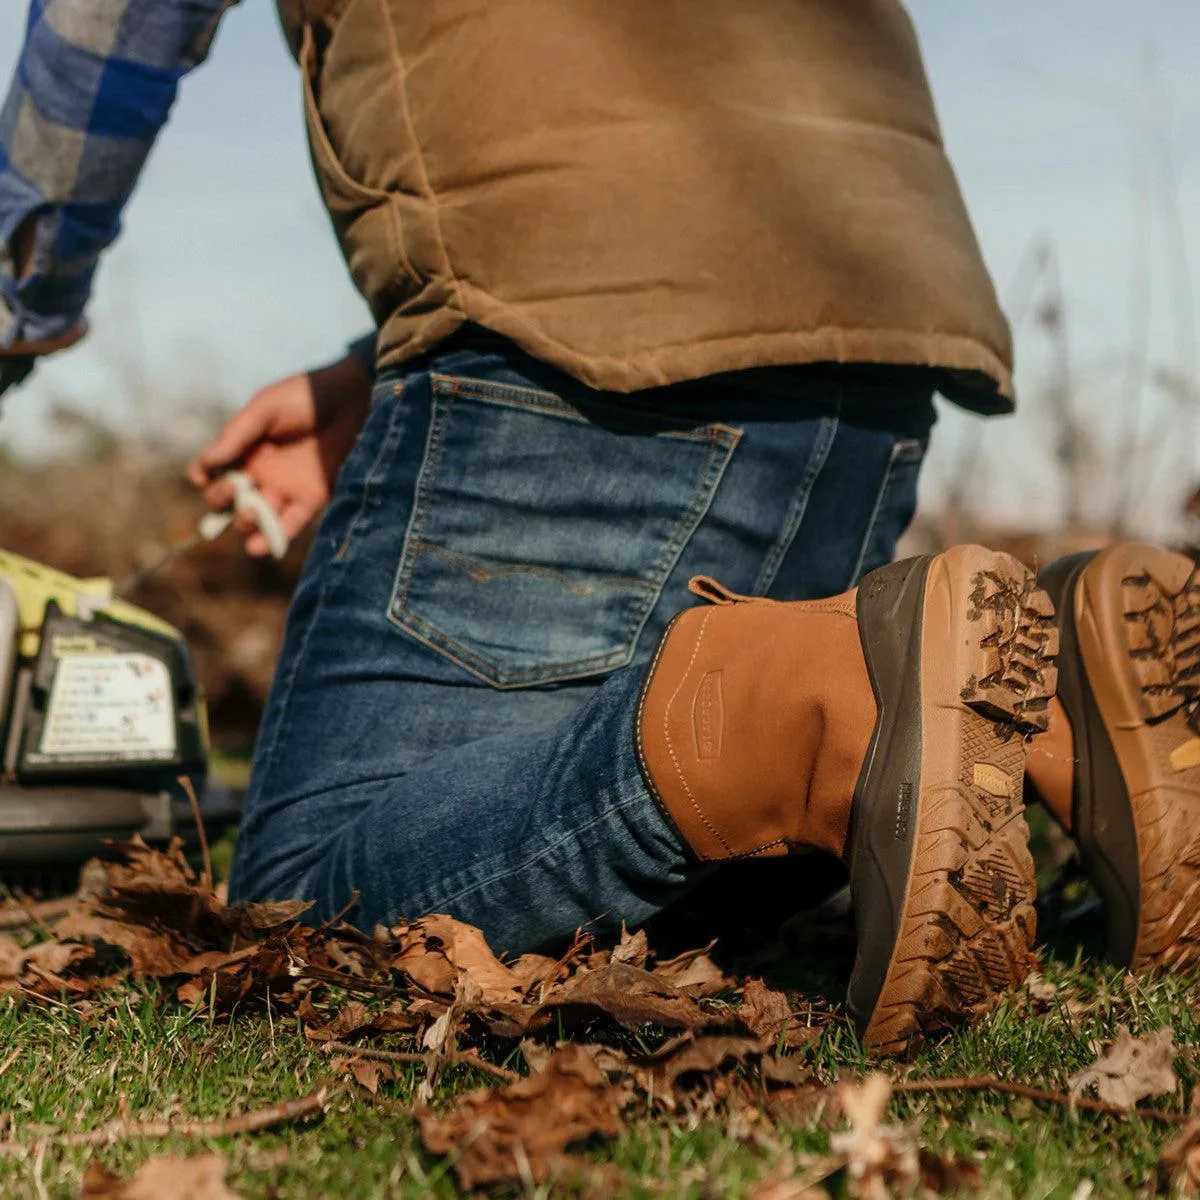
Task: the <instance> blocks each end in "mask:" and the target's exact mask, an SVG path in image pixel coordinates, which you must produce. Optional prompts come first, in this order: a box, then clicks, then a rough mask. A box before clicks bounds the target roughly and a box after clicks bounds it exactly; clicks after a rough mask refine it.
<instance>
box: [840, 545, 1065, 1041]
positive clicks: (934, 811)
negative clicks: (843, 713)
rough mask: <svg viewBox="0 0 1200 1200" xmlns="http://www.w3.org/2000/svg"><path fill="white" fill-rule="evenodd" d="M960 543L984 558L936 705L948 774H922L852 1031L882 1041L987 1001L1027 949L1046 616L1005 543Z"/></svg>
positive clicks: (930, 1027) (1023, 972) (907, 1036)
mask: <svg viewBox="0 0 1200 1200" xmlns="http://www.w3.org/2000/svg"><path fill="white" fill-rule="evenodd" d="M969 549H970V551H971V552H973V553H974V554H976V555H977V556H978V557H979V558H980V559H983V560H985V561H986V563H987V565H986V566H985V567H984V569H981V570H978V571H976V572H975V574H974V575H973V577H972V579H971V589H970V594H969V598H967V603H966V608H965V611H964V612H963V613H962V614H961V618H960V619H961V621H963V622H965V623H966V624H965V628H967V629H969V630H971V632H972V638H971V645H972V649H971V652H970V655H969V659H970V661H967V662H966V663H965V664H964V670H963V677H962V678H961V685H960V689H961V690H959V691H958V701H959V707H957V708H956V709H955V708H952V707H951V709H950V711H949V712H948V713H939V719H945V720H947V721H953V722H954V733H955V737H956V753H957V755H958V758H959V763H958V770H957V777H956V778H955V777H951V778H944V779H927V778H926V777H925V775H924V774H923V775H922V783H921V791H922V796H921V803H920V806H919V810H918V811H919V815H918V827H917V832H916V839H917V840H916V845H915V850H914V857H913V864H912V874H911V878H910V881H909V887H908V892H907V895H906V900H905V908H904V912H903V915H902V917H901V921H900V930H899V936H898V938H897V941H896V947H895V951H894V953H893V958H892V962H891V964H890V965H889V968H888V972H887V975H886V977H885V979H884V984H883V987H882V989H881V991H880V995H879V999H878V1001H877V1003H876V1006H875V1010H874V1012H873V1013H872V1016H871V1020H870V1022H869V1024H868V1027H867V1030H866V1032H865V1034H864V1041H865V1042H866V1043H867V1044H868V1045H871V1046H873V1047H874V1048H876V1049H877V1050H880V1051H882V1052H884V1053H898V1052H900V1051H902V1050H904V1049H905V1048H906V1047H907V1046H908V1045H909V1043H910V1042H911V1041H912V1040H913V1039H914V1038H916V1037H920V1036H923V1035H927V1034H931V1033H934V1032H936V1031H938V1030H940V1029H942V1028H944V1027H945V1026H946V1025H947V1024H949V1023H952V1022H955V1021H958V1020H961V1019H963V1018H964V1017H968V1016H975V1015H977V1014H979V1013H981V1012H984V1011H986V1010H987V1009H989V1008H991V1007H992V1006H993V1005H995V1003H996V1002H997V1001H998V1000H999V999H1000V997H1001V996H1002V995H1004V994H1005V993H1006V992H1008V991H1009V990H1010V989H1012V988H1014V987H1017V986H1019V985H1020V984H1021V983H1022V982H1023V981H1024V980H1025V978H1026V977H1027V976H1028V974H1029V972H1030V971H1031V970H1032V969H1033V968H1034V966H1035V965H1036V962H1037V960H1036V957H1035V955H1034V953H1033V949H1032V947H1033V943H1034V938H1035V935H1036V916H1035V913H1034V909H1033V899H1034V895H1035V889H1036V884H1035V878H1034V868H1033V859H1032V856H1031V855H1030V853H1029V828H1028V825H1027V823H1026V820H1025V813H1024V801H1023V786H1022V785H1023V776H1024V762H1025V752H1026V746H1025V742H1024V735H1025V734H1027V733H1032V732H1035V731H1039V730H1042V729H1045V727H1046V724H1047V720H1048V708H1049V702H1050V697H1051V696H1052V695H1053V693H1054V687H1055V682H1056V671H1055V667H1054V661H1053V659H1054V655H1055V653H1057V650H1058V629H1057V626H1056V625H1055V623H1054V618H1053V613H1054V608H1053V605H1052V603H1051V602H1050V599H1049V597H1048V596H1047V595H1046V594H1045V593H1044V592H1042V591H1041V589H1039V588H1038V587H1037V586H1036V582H1035V580H1034V578H1033V576H1032V574H1031V573H1030V572H1028V571H1027V570H1026V569H1025V568H1024V567H1023V566H1021V565H1020V564H1019V563H1018V562H1017V561H1016V560H1015V559H1012V558H1010V557H1009V556H1007V555H1003V554H999V553H994V552H988V551H982V550H981V549H980V548H978V547H974V548H969ZM951 553H953V552H951ZM951 632H952V631H928V630H927V631H926V636H945V637H946V638H947V639H948V640H949V639H950V634H951ZM953 632H957V631H953ZM981 764H982V765H983V769H982V770H981V769H980V765H981ZM923 771H924V765H923ZM1004 779H1007V780H1008V781H1009V783H1010V786H1008V787H1007V788H1005V787H1002V786H1000V783H1001V782H1002V781H1003V780H1004ZM985 785H986V786H985Z"/></svg>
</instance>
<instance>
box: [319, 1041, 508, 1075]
mask: <svg viewBox="0 0 1200 1200" xmlns="http://www.w3.org/2000/svg"><path fill="white" fill-rule="evenodd" d="M321 1049H322V1050H326V1051H329V1052H331V1053H333V1052H336V1053H339V1054H350V1055H353V1056H354V1057H356V1058H367V1059H373V1060H375V1061H376V1062H394V1063H413V1064H415V1065H423V1064H425V1063H428V1062H429V1055H428V1054H425V1053H422V1052H420V1051H417V1050H384V1049H382V1048H379V1047H376V1046H354V1045H351V1044H350V1043H349V1042H325V1043H324V1044H323V1045H322V1047H321ZM442 1061H443V1062H444V1063H450V1064H453V1063H462V1064H463V1065H465V1066H468V1067H474V1068H475V1069H476V1070H477V1071H482V1072H483V1073H484V1074H485V1075H492V1076H494V1077H495V1078H496V1079H502V1080H503V1081H504V1082H505V1083H516V1081H517V1080H518V1079H520V1078H521V1076H520V1075H519V1074H517V1072H516V1071H510V1070H509V1069H508V1068H507V1067H498V1066H497V1065H496V1064H495V1063H490V1062H488V1060H487V1059H486V1058H483V1057H482V1056H481V1055H480V1054H479V1053H478V1051H475V1050H451V1051H450V1053H449V1054H448V1055H447V1056H446V1057H445V1058H444V1059H443V1060H442Z"/></svg>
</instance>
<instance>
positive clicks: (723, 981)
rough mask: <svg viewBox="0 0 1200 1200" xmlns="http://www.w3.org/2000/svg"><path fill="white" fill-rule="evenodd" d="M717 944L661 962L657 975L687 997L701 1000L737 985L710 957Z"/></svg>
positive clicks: (709, 944)
mask: <svg viewBox="0 0 1200 1200" xmlns="http://www.w3.org/2000/svg"><path fill="white" fill-rule="evenodd" d="M714 945H716V943H715V942H709V943H708V945H707V946H701V947H700V948H699V949H698V950H687V951H685V952H684V953H683V954H679V955H677V956H676V957H675V958H670V959H668V960H667V961H666V962H660V963H659V964H658V965H657V966H656V967H655V968H654V976H655V978H657V979H661V980H664V981H665V982H667V983H669V984H671V985H672V986H673V987H675V988H677V989H678V990H679V991H681V992H683V993H684V994H685V995H687V996H692V997H693V998H695V999H701V998H703V997H705V996H713V995H715V994H716V993H717V992H720V991H724V990H725V989H726V988H731V987H732V986H733V981H732V980H731V979H730V978H729V976H728V975H726V974H725V972H724V971H722V970H721V968H720V967H718V966H717V964H716V963H715V962H713V960H712V959H711V958H709V956H708V952H709V951H710V950H711V949H712V948H713V946H714Z"/></svg>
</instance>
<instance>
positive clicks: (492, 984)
mask: <svg viewBox="0 0 1200 1200" xmlns="http://www.w3.org/2000/svg"><path fill="white" fill-rule="evenodd" d="M395 932H396V933H397V936H398V938H399V940H400V953H399V954H397V955H396V956H395V957H394V958H393V960H392V965H393V966H394V967H396V968H397V969H398V970H401V971H403V972H404V973H405V974H406V975H408V976H409V977H410V978H412V979H413V980H414V982H416V983H417V984H419V985H420V986H421V987H423V988H425V989H426V990H427V991H431V992H437V993H442V994H444V993H446V992H451V993H452V992H453V991H454V979H455V976H456V975H457V974H458V973H460V972H464V971H465V972H466V973H467V974H468V975H470V977H471V979H472V980H473V981H474V983H475V984H476V986H477V987H478V988H479V990H480V992H481V994H482V997H483V999H484V1001H485V1002H486V1003H488V1004H492V1003H496V1002H502V1001H505V1000H518V999H520V997H521V995H522V993H523V991H524V981H523V980H522V979H521V977H520V976H519V975H517V974H516V972H515V971H513V970H512V969H511V968H510V967H506V966H505V965H504V964H503V963H502V962H501V961H500V960H499V959H498V958H497V957H496V956H495V955H494V954H493V953H492V951H491V948H490V947H489V946H488V944H487V941H486V940H485V939H484V936H483V932H482V931H481V930H479V929H476V928H475V926H474V925H467V924H465V923H464V922H462V921H456V920H455V919H454V918H453V917H448V916H445V915H444V914H442V913H434V914H432V915H431V916H428V917H422V918H421V919H420V920H419V921H413V922H412V923H411V924H410V925H405V926H398V927H397V929H396V931H395ZM431 955H432V961H430V958H429V956H431ZM439 958H441V959H443V960H444V961H445V962H446V963H448V964H449V965H450V967H451V968H454V969H453V970H450V971H445V970H444V969H439V968H438V966H437V960H438V959H439ZM431 985H433V986H431Z"/></svg>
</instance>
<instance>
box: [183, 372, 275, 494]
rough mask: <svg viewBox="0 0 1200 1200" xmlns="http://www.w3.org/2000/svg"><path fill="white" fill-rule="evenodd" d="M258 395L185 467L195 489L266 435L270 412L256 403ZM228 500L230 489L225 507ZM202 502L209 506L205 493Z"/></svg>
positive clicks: (231, 463)
mask: <svg viewBox="0 0 1200 1200" xmlns="http://www.w3.org/2000/svg"><path fill="white" fill-rule="evenodd" d="M261 395H262V393H261V392H260V393H259V394H258V395H256V396H255V397H254V398H253V399H251V401H250V403H249V404H247V405H246V407H245V408H243V409H241V410H240V411H239V412H236V413H234V415H233V416H232V417H230V418H229V420H228V421H226V422H225V426H224V428H222V430H221V432H220V433H218V434H217V436H216V437H215V438H214V439H213V440H212V441H211V442H209V444H208V445H207V446H205V447H204V449H203V450H201V451H200V453H199V454H197V455H196V457H195V458H194V459H192V462H191V464H190V465H189V466H188V478H189V479H190V480H191V481H192V483H194V484H195V485H196V486H197V487H205V485H206V484H208V483H209V482H210V481H211V480H212V478H213V476H214V475H219V474H220V473H221V472H222V471H226V470H228V469H229V468H230V467H233V466H236V465H237V464H238V463H239V462H241V460H242V459H243V458H244V457H245V456H246V455H247V454H248V453H249V452H250V451H251V450H252V449H254V447H255V446H257V445H258V444H259V443H260V442H261V441H262V440H263V438H264V437H265V436H266V434H267V433H268V430H269V427H270V420H271V413H270V409H269V407H268V406H267V405H265V404H262V403H261V402H259V397H260V396H261ZM232 498H233V491H232V489H230V492H229V499H228V500H226V501H225V504H226V505H228V503H229V501H230V500H231V499H232ZM205 503H206V504H209V506H210V507H213V505H212V503H211V502H210V501H209V499H208V495H207V492H206V493H205Z"/></svg>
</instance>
